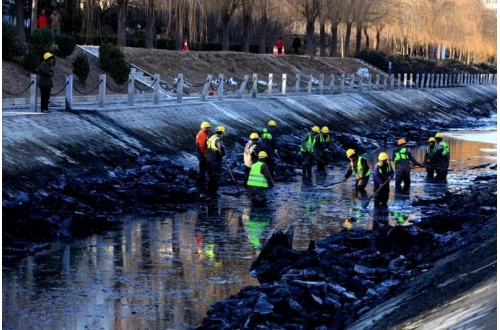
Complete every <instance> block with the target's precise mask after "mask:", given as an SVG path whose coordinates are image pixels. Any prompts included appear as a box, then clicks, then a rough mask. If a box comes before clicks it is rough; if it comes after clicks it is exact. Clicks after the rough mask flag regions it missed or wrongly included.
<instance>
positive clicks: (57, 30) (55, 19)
mask: <svg viewBox="0 0 500 330" xmlns="http://www.w3.org/2000/svg"><path fill="white" fill-rule="evenodd" d="M61 24H62V17H61V14H59V13H58V12H57V10H56V9H54V11H53V12H52V15H50V27H51V28H52V34H53V35H54V37H59V36H60V35H61Z"/></svg>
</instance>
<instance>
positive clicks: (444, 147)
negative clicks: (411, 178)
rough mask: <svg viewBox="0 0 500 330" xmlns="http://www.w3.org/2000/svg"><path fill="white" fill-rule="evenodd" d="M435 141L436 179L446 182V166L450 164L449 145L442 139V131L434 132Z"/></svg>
mask: <svg viewBox="0 0 500 330" xmlns="http://www.w3.org/2000/svg"><path fill="white" fill-rule="evenodd" d="M434 138H435V139H436V143H437V151H436V156H437V169H436V179H437V180H438V181H439V182H446V177H447V176H448V167H449V166H450V146H449V145H448V143H446V142H445V141H443V133H436V135H435V136H434Z"/></svg>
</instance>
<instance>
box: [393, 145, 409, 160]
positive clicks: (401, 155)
mask: <svg viewBox="0 0 500 330" xmlns="http://www.w3.org/2000/svg"><path fill="white" fill-rule="evenodd" d="M398 160H408V155H407V154H406V148H401V149H399V151H398V152H396V157H394V162H397V161H398Z"/></svg>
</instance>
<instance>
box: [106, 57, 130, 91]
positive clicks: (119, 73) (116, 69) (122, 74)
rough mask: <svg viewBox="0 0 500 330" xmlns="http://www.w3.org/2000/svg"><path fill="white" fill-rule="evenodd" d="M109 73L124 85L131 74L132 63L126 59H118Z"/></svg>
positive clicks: (119, 83)
mask: <svg viewBox="0 0 500 330" xmlns="http://www.w3.org/2000/svg"><path fill="white" fill-rule="evenodd" d="M109 74H110V76H111V78H113V80H114V81H115V83H117V84H118V85H123V84H124V83H126V82H127V81H128V76H129V75H130V65H129V64H128V63H127V62H125V60H119V61H116V62H115V65H114V66H113V68H112V70H111V71H110V72H109Z"/></svg>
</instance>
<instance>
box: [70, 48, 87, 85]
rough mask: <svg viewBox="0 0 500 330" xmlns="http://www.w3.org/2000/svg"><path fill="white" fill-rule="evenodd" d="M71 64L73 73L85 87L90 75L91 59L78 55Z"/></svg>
mask: <svg viewBox="0 0 500 330" xmlns="http://www.w3.org/2000/svg"><path fill="white" fill-rule="evenodd" d="M71 64H73V73H74V74H75V76H76V78H77V80H78V82H79V83H80V84H82V86H83V87H85V83H86V81H87V78H88V77H89V73H90V63H89V58H88V57H87V55H85V54H78V55H76V57H75V59H74V60H73V62H72V63H71Z"/></svg>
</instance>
